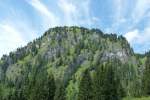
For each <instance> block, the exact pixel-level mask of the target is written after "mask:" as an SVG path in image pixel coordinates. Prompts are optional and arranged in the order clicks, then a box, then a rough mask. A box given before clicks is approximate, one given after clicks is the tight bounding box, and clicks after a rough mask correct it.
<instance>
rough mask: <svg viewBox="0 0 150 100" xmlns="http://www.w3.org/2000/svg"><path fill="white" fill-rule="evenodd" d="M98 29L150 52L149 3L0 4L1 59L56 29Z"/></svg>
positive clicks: (2, 0) (63, 0)
mask: <svg viewBox="0 0 150 100" xmlns="http://www.w3.org/2000/svg"><path fill="white" fill-rule="evenodd" d="M64 25H65V26H74V25H77V26H84V27H87V28H90V29H91V28H99V29H100V30H102V31H103V32H104V33H116V34H118V35H123V36H125V37H126V39H127V40H128V42H129V43H130V45H131V47H132V48H133V49H134V51H135V52H136V53H145V52H146V51H148V50H150V0H0V57H1V56H2V55H3V54H9V52H10V51H15V50H16V48H18V47H23V46H25V45H26V44H27V43H28V42H30V41H32V40H33V39H35V38H38V37H39V36H41V35H42V34H43V33H44V32H45V31H46V30H48V29H49V28H51V27H55V26H64Z"/></svg>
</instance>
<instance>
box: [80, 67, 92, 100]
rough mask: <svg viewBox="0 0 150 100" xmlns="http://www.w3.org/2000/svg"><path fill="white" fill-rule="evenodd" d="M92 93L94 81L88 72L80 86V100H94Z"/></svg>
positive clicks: (85, 73)
mask: <svg viewBox="0 0 150 100" xmlns="http://www.w3.org/2000/svg"><path fill="white" fill-rule="evenodd" d="M92 93H93V91H92V80H91V77H90V73H89V71H88V70H86V71H85V72H84V74H83V77H82V79H81V82H80V85H79V94H78V100H93V96H92Z"/></svg>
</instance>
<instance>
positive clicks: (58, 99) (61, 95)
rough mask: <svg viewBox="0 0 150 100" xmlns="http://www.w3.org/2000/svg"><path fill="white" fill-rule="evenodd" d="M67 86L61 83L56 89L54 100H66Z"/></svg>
mask: <svg viewBox="0 0 150 100" xmlns="http://www.w3.org/2000/svg"><path fill="white" fill-rule="evenodd" d="M65 95H66V94H65V86H64V84H63V82H60V84H59V85H58V86H57V88H56V92H55V96H54V100H65V99H66V98H65Z"/></svg>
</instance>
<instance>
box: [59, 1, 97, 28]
mask: <svg viewBox="0 0 150 100" xmlns="http://www.w3.org/2000/svg"><path fill="white" fill-rule="evenodd" d="M90 2H91V0H84V1H81V0H58V2H57V4H58V6H59V8H60V10H61V11H62V12H63V15H64V17H63V19H64V24H65V25H86V26H89V27H90V26H91V25H92V24H93V23H94V22H95V20H93V16H91V14H90Z"/></svg>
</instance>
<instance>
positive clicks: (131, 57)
mask: <svg viewBox="0 0 150 100" xmlns="http://www.w3.org/2000/svg"><path fill="white" fill-rule="evenodd" d="M149 54H150V53H146V54H143V55H142V54H136V53H134V51H133V49H132V48H131V47H130V45H129V43H128V42H127V40H126V39H125V38H124V37H123V36H117V35H116V34H105V33H103V32H102V31H101V30H99V29H87V28H84V27H76V26H72V27H55V28H50V29H49V30H48V31H46V32H45V33H44V35H43V36H41V37H39V38H38V39H35V40H34V41H32V42H30V43H28V44H27V45H26V46H25V47H22V48H18V49H17V50H16V51H14V52H10V54H9V55H3V57H2V58H1V60H0V99H1V100H3V99H4V100H17V99H16V98H15V99H12V96H18V97H22V96H23V95H26V96H28V97H27V98H29V100H36V99H33V98H32V95H36V94H33V92H35V91H40V92H41V91H42V90H39V89H40V88H42V89H43V88H45V87H41V86H42V85H43V86H44V85H45V83H46V82H47V83H49V81H47V78H46V77H47V76H50V75H51V76H53V77H54V83H55V86H56V93H55V100H57V99H56V98H58V97H59V96H63V95H64V96H65V97H64V99H65V100H78V99H77V98H78V94H79V91H80V89H79V87H80V86H79V85H80V82H81V81H82V77H83V76H84V72H85V71H86V70H88V71H89V73H90V76H91V77H92V79H94V78H93V77H94V75H95V73H96V71H97V67H98V66H101V65H102V64H104V65H107V62H108V61H110V60H111V64H112V65H114V69H115V71H114V73H115V76H117V77H118V78H119V80H120V83H121V86H122V88H123V91H124V92H125V96H133V97H140V96H142V95H143V76H144V75H143V74H144V72H145V66H146V61H147V59H148V57H147V56H148V55H149ZM112 61H114V62H115V63H112ZM85 76H86V75H85ZM87 77H88V76H87ZM50 79H51V80H53V78H50ZM50 79H48V80H50ZM37 83H39V84H38V85H37ZM36 85H37V87H39V88H36V87H35V86H36ZM53 87H54V86H53ZM47 88H48V87H47ZM27 89H28V90H27ZM24 91H30V92H29V93H28V92H27V93H26V92H24ZM43 91H45V90H43ZM60 91H61V92H60ZM41 93H43V92H41ZM56 95H57V96H56ZM10 98H11V99H10ZM37 98H38V97H37ZM64 99H58V100H64ZM18 100H20V99H18ZM21 100H26V99H21ZM39 100H40V99H39ZM41 100H43V99H41Z"/></svg>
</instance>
